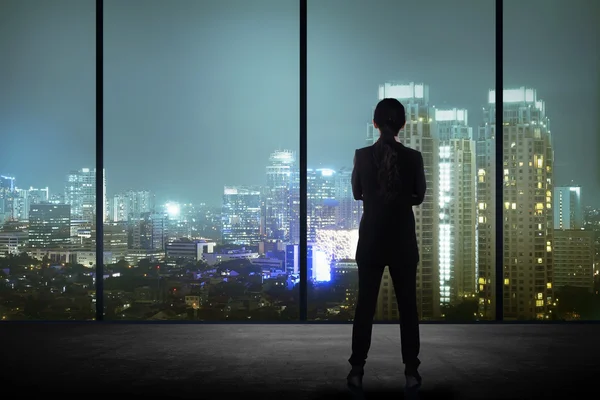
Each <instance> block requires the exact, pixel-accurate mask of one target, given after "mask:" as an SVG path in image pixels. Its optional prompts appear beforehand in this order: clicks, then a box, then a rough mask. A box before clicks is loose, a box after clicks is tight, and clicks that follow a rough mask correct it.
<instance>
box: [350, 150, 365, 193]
mask: <svg viewBox="0 0 600 400" xmlns="http://www.w3.org/2000/svg"><path fill="white" fill-rule="evenodd" d="M357 153H358V150H356V151H355V152H354V168H353V169H352V194H353V196H354V200H362V197H363V192H362V186H361V184H360V176H359V175H358V166H357V164H356V160H357V157H356V154H357Z"/></svg>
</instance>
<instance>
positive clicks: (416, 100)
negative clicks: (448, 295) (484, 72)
mask: <svg viewBox="0 0 600 400" xmlns="http://www.w3.org/2000/svg"><path fill="white" fill-rule="evenodd" d="M384 98H395V99H398V100H399V101H400V102H401V103H402V104H403V105H404V108H405V110H406V126H405V127H404V129H403V130H401V131H400V134H399V135H398V137H399V140H400V142H401V143H402V144H404V145H405V146H407V147H410V148H413V149H415V150H418V151H420V152H421V154H422V155H423V164H424V167H425V179H426V183H427V187H428V188H429V190H427V193H426V195H425V200H424V201H423V203H422V204H421V205H420V206H418V207H415V222H416V232H417V243H418V246H419V249H420V258H421V261H420V263H419V268H418V271H417V305H418V308H419V317H420V318H421V319H422V320H431V319H436V318H439V316H440V290H439V288H440V282H439V281H440V278H439V271H438V250H439V249H438V243H439V242H438V233H439V228H438V226H439V217H438V216H439V203H438V198H437V196H436V195H435V193H436V189H437V188H438V186H439V185H438V179H439V176H438V175H439V174H438V172H437V171H438V169H437V164H438V157H439V156H438V151H439V144H438V140H437V138H436V137H435V135H433V132H432V129H431V123H432V121H433V116H431V115H430V107H429V87H428V86H427V85H425V84H415V83H412V82H411V83H409V84H399V83H385V84H383V85H380V86H379V96H378V99H379V100H383V99H384ZM377 139H379V134H378V133H377V130H376V129H375V127H374V126H373V124H372V123H371V124H368V126H367V144H368V145H371V144H373V143H375V142H376V141H377ZM386 279H389V272H388V270H387V269H386V271H385V273H384V280H386ZM395 302H396V300H395V295H393V291H390V292H389V296H385V295H380V297H379V301H378V307H384V308H389V309H393V308H394V305H393V304H395ZM378 313H379V312H378Z"/></svg>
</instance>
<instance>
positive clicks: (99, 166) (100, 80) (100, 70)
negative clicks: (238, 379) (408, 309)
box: [95, 0, 535, 324]
mask: <svg viewBox="0 0 600 400" xmlns="http://www.w3.org/2000/svg"><path fill="white" fill-rule="evenodd" d="M494 1H495V6H496V15H495V24H496V26H495V33H496V38H495V39H496V43H495V56H496V60H495V62H496V70H495V77H496V80H495V96H496V98H495V102H496V115H497V116H498V115H500V116H501V115H503V90H502V88H503V86H504V85H503V63H504V61H503V6H504V1H503V0H494ZM298 2H299V4H298V5H299V18H300V21H299V22H300V28H299V29H300V76H299V78H300V79H299V84H300V110H299V112H300V126H299V145H300V146H299V168H300V212H299V214H300V243H299V246H298V247H299V252H300V283H299V290H300V295H299V302H300V304H299V309H300V313H299V320H298V321H294V322H292V323H297V322H303V323H311V324H313V323H315V324H316V323H323V322H317V321H308V320H307V310H308V293H307V291H308V285H307V278H308V271H307V265H308V264H307V259H308V255H307V250H308V245H307V167H308V165H307V133H308V132H307V118H308V116H307V11H308V4H307V3H308V0H298ZM103 12H104V2H103V0H96V193H103V191H104V186H103V184H102V183H103V182H104V124H103V122H104V121H103V118H104V65H103V64H104V58H103V53H104V40H103V39H104V38H103V35H104V26H103V23H104V15H103ZM502 122H503V121H502V118H496V124H495V127H496V132H502ZM495 140H496V160H495V161H496V165H495V168H496V169H495V176H496V187H495V189H496V194H495V198H496V204H497V205H498V204H500V205H501V204H503V175H502V173H503V166H502V161H503V155H504V153H503V146H502V135H496V138H495ZM103 199H104V196H98V195H97V196H96V210H101V209H103V207H104V204H103V201H104V200H103ZM495 218H496V221H503V209H502V207H501V206H497V207H496V210H495ZM103 239H104V219H103V213H98V212H96V271H95V272H96V276H95V278H96V282H95V284H96V318H95V320H96V321H104V240H103ZM495 249H496V259H495V305H496V307H495V309H496V312H495V314H496V315H495V317H496V318H495V321H492V322H503V299H504V295H503V289H504V286H503V284H502V282H503V260H504V259H503V255H504V243H503V224H502V223H500V224H498V223H496V241H495ZM146 322H148V323H153V322H152V321H146ZM172 322H173V323H182V322H183V321H172ZM186 322H187V321H186ZM215 322H216V321H215ZM218 322H219V323H245V322H226V321H218ZM273 322H277V321H273ZM487 322H490V321H480V322H468V323H469V324H479V323H487ZM197 323H200V324H202V323H210V322H209V321H206V322H204V321H197ZM254 323H256V322H254ZM258 323H259V324H260V322H258ZM282 323H285V322H283V321H282ZM325 323H339V322H325ZM343 323H346V324H348V323H351V322H343ZM375 323H387V322H375ZM393 323H396V322H393ZM427 323H431V324H443V323H445V321H431V322H427ZM525 323H535V321H526V322H525Z"/></svg>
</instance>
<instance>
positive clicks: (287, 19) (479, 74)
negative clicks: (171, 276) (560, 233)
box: [0, 0, 600, 206]
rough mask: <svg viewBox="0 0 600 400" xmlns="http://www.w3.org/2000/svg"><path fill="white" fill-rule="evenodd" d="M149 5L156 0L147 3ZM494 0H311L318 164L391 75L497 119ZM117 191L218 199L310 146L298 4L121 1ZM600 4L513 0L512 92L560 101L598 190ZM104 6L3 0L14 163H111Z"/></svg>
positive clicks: (3, 113)
mask: <svg viewBox="0 0 600 400" xmlns="http://www.w3.org/2000/svg"><path fill="white" fill-rule="evenodd" d="M142 5H143V6H142ZM494 10H495V5H494V1H492V0H452V1H445V0H428V1H412V0H411V1H408V0H407V1H400V0H371V1H366V0H309V11H308V63H309V65H308V151H309V153H308V161H309V166H312V167H319V166H322V167H331V168H339V167H342V166H351V164H352V156H353V152H354V149H355V148H358V147H362V146H364V145H365V137H366V129H367V128H366V127H367V123H368V122H369V121H370V119H371V118H372V109H373V106H374V105H375V104H376V102H377V89H378V85H379V84H381V83H384V82H386V81H390V80H393V81H401V82H406V83H408V82H411V81H414V82H417V83H420V82H423V83H425V84H428V85H429V87H430V100H431V104H432V105H436V106H437V107H440V108H445V107H448V108H451V107H459V108H467V109H468V110H469V120H470V122H471V125H473V126H474V131H476V125H477V124H479V123H480V122H481V120H482V113H481V109H482V107H483V106H485V105H486V102H487V95H488V90H489V89H493V87H494V79H495V78H494V74H495V53H494V45H495V39H494V33H495V30H494ZM104 12H105V15H104V59H105V63H104V98H105V104H104V110H105V114H104V134H105V167H106V174H107V184H108V188H107V189H108V194H109V195H111V194H114V193H116V192H118V191H121V190H125V189H134V190H138V189H139V190H141V189H149V190H152V191H154V192H156V193H157V198H158V199H159V200H160V201H165V200H174V201H192V202H200V201H204V202H207V203H209V204H213V205H218V204H220V199H221V195H222V191H223V186H224V185H226V184H227V185H235V184H264V183H265V181H266V177H265V166H266V163H267V160H268V156H269V153H271V152H272V151H274V150H276V149H278V148H281V149H283V148H287V149H293V150H297V149H298V140H299V139H298V133H299V132H298V125H299V101H298V100H299V99H298V97H299V87H298V84H299V65H298V64H299V58H298V53H299V24H298V18H299V15H298V12H299V6H298V1H297V0H253V1H248V0H201V1H199V0H173V1H164V0H157V1H155V0H143V1H133V0H105V1H104ZM597 15H600V2H598V1H594V0H571V1H568V2H567V1H565V0H560V1H558V0H523V1H517V0H506V1H505V13H504V20H505V27H504V32H505V37H504V44H505V47H504V57H505V64H504V81H505V87H506V88H509V87H510V88H513V87H520V86H527V87H531V88H534V89H537V94H538V99H540V100H544V101H545V102H546V110H547V114H548V116H549V117H550V120H551V130H552V133H553V138H554V148H555V161H556V164H555V173H556V175H555V179H556V183H557V184H568V183H569V182H570V181H571V180H574V181H575V182H576V183H579V184H581V185H582V187H583V193H582V196H583V201H584V203H585V204H590V205H592V204H593V205H598V206H600V202H598V201H594V199H599V198H600V172H599V171H600V157H599V155H598V154H599V151H600V139H599V136H600V117H599V116H598V115H599V114H600V113H599V110H600V98H599V95H600V50H599V46H598V45H597V43H598V39H599V38H600V28H599V27H598V24H597V20H596V18H595V17H596V16H597ZM95 74H96V71H95V2H94V1H90V0H52V1H42V0H2V1H0V135H1V138H2V142H1V143H2V144H1V145H0V174H7V175H13V176H15V177H16V178H17V185H18V186H19V187H29V186H34V187H40V186H50V189H51V192H62V190H63V186H64V183H63V182H64V179H65V175H66V174H67V172H68V171H69V170H71V169H77V168H82V167H92V168H93V167H94V164H95V148H94V146H95Z"/></svg>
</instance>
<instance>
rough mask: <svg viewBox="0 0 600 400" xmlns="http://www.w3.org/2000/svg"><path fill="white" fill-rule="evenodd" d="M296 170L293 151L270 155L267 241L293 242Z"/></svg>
mask: <svg viewBox="0 0 600 400" xmlns="http://www.w3.org/2000/svg"><path fill="white" fill-rule="evenodd" d="M295 169H296V154H295V153H294V152H293V151H290V150H278V151H275V152H273V153H272V154H271V155H270V157H269V164H268V165H267V187H266V191H265V195H266V196H265V197H266V198H265V208H266V215H265V228H266V229H265V233H266V236H267V239H276V240H283V241H289V240H291V234H290V221H291V219H292V209H293V198H292V194H293V193H296V191H293V190H292V189H293V188H294V185H293V183H294V182H293V179H294V178H295V177H296V174H294V171H295ZM298 204H299V202H298ZM292 226H293V224H292Z"/></svg>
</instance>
